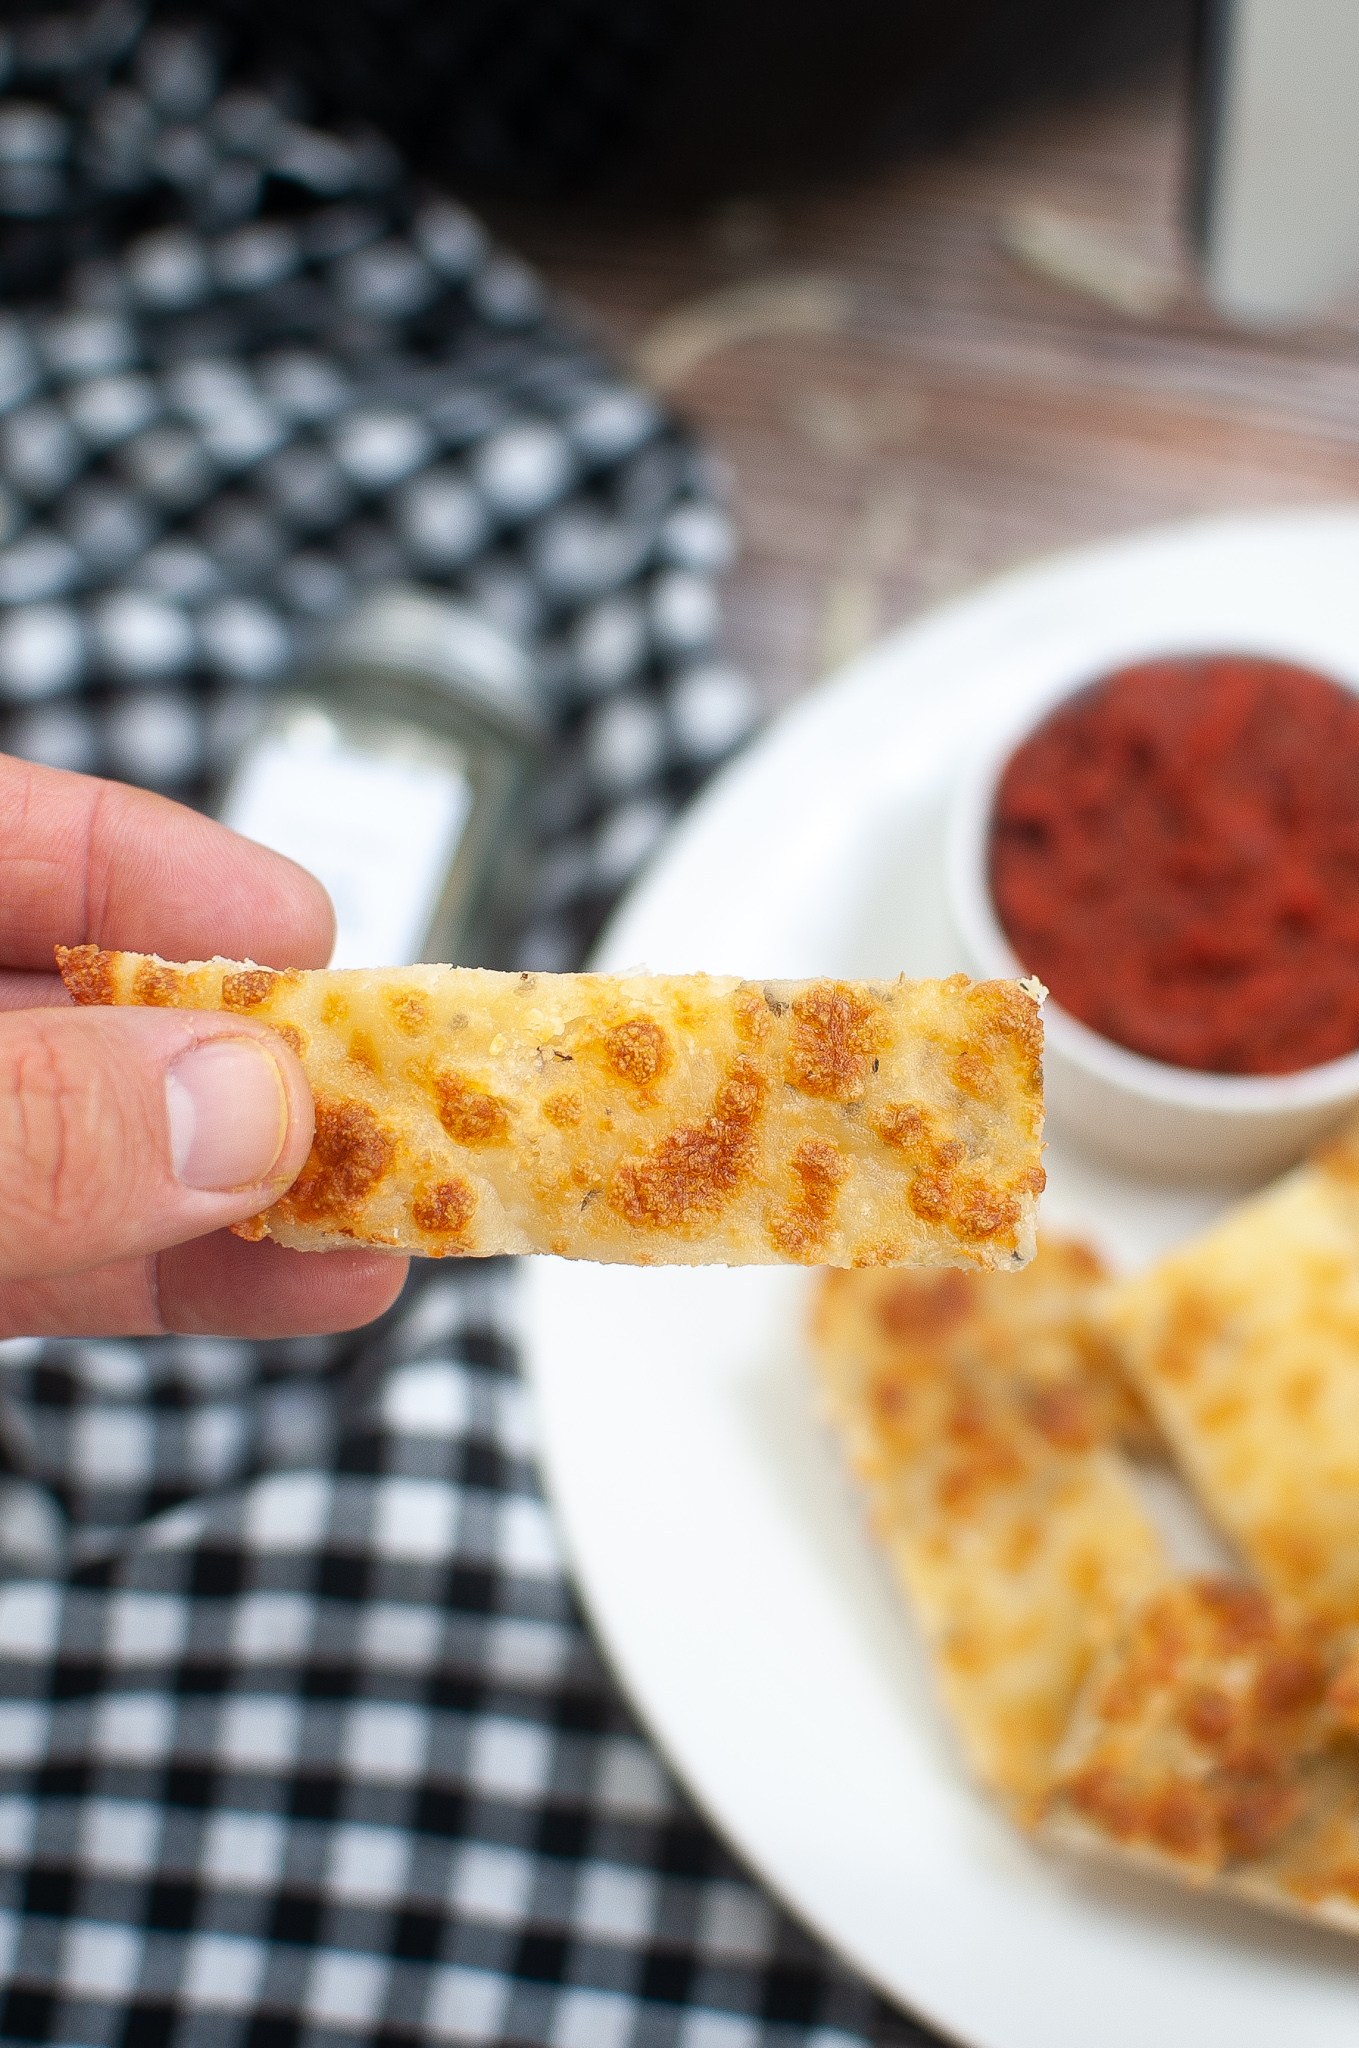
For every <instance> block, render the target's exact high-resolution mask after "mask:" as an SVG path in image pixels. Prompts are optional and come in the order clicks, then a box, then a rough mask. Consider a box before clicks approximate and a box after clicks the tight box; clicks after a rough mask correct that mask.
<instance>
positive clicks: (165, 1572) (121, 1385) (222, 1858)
mask: <svg viewBox="0 0 1359 2048" xmlns="http://www.w3.org/2000/svg"><path fill="white" fill-rule="evenodd" d="M5 62H6V63H7V65H8V76H7V79H6V80H5V83H4V93H3V96H0V279H3V281H4V283H5V284H6V285H7V287H8V289H7V293H6V296H7V299H8V302H9V304H10V306H11V308H12V310H11V311H10V313H9V314H8V315H7V316H6V318H5V321H4V324H3V327H0V704H2V705H3V707H4V709H3V717H4V721H5V723H4V730H3V733H2V734H0V739H3V743H4V744H5V745H6V746H8V747H9V748H10V749H11V750H12V751H15V752H18V753H21V754H24V755H26V756H28V757H30V758H33V759H37V760H43V761H48V762H52V763H55V764H58V765H61V766H66V767H74V768H81V769H91V770H95V771H100V772H104V773H112V774H115V775H120V776H123V777H126V778H128V779H132V780H136V781H139V782H145V783H148V784H150V785H152V786H154V787H157V788H161V789H164V790H167V791H169V792H170V793H172V794H174V795H177V796H180V797H183V798H186V799H188V800H190V801H200V802H201V801H205V800H208V799H209V798H210V795H211V792H212V790H213V788H214V785H215V783H216V782H217V780H218V778H219V777H220V775H221V772H222V771H223V769H224V768H225V766H226V765H227V764H228V762H229V760H230V759H231V757H232V754H233V752H234V750H235V749H236V747H237V746H238V744H239V741H240V736H241V734H242V732H244V731H246V730H248V729H249V727H250V725H251V723H252V722H253V720H254V719H255V718H256V717H257V715H258V711H259V707H260V704H261V701H262V700H263V699H264V698H265V697H266V696H267V693H268V691H269V689H270V687H271V686H272V684H273V683H274V681H275V680H276V679H277V678H278V677H279V676H280V675H282V674H283V673H284V672H285V671H286V669H287V668H288V666H289V665H290V663H291V662H292V661H293V660H294V659H295V658H297V656H298V655H299V654H300V653H302V652H304V651H305V647H306V644H307V641H308V639H309V637H310V636H311V635H312V634H313V633H314V632H315V631H316V630H317V629H318V627H321V626H323V625H324V624H325V623H326V622H327V621H328V620H329V619H331V618H332V617H333V616H334V615H336V614H337V613H339V612H341V611H343V609H344V608H345V607H346V606H347V605H349V604H350V603H351V602H352V599H353V596H354V593H355V592H356V591H357V590H358V589H359V588H360V587H362V586H363V585H364V584H365V583H367V582H369V581H371V580H373V579H375V578H387V577H389V576H391V575H393V574H396V575H401V576H407V577H411V576H413V577H415V578H417V579H420V580H424V581H427V582H432V583H436V584H439V585H442V586H443V587H446V588H449V589H451V590H454V591H457V592H461V593H463V594H464V595H466V596H467V597H468V598H470V599H472V600H473V601H475V602H476V603H478V604H480V605H481V606H483V607H484V608H485V610H486V611H487V612H488V613H489V614H490V615H491V616H492V617H493V618H495V619H496V620H498V621H499V622H500V623H501V624H503V625H506V626H508V627H509V628H511V629H512V630H513V631H515V632H516V633H517V634H519V635H520V637H521V638H523V639H524V640H526V641H528V642H529V643H531V645H532V647H533V649H534V652H535V654H536V655H537V657H538V659H539V663H540V666H541V668H542V671H543V673H544V675H545V676H546V678H547V679H548V686H549V689H550V694H551V701H552V703H553V705H554V707H555V711H556V715H557V720H558V743H557V748H556V752H555V756H554V766H553V770H552V773H551V776H550V779H549V781H548V783H547V785H546V787H545V789H544V791H543V794H542V799H541V802H540V805H539V811H538V817H537V826H538V833H539V842H540V850H541V860H540V863H539V870H538V872H539V881H538V889H537V895H536V897H535V900H534V904H533V907H532V913H531V918H530V923H529V928H528V929H527V930H526V931H525V932H524V933H523V934H522V935H521V936H520V939H519V941H518V943H517V949H516V957H517V958H518V959H520V960H522V961H523V962H525V963H526V964H528V963H532V964H538V965H543V966H550V967H557V966H563V965H567V964H571V963H573V962H575V961H577V960H578V959H579V958H580V956H581V953H582V950H583V948H584V946H585V945H586V944H587V943H588V940H589V938H590V936H591V935H592V933H593V931H594V930H595V928H596V927H597V925H598V922H599V919H600V917H601V915H602V913H603V912H604V910H605V909H606V908H607V906H608V904H609V903H610V902H611V901H612V899H613V898H614V896H615V895H616V893H617V891H618V889H619V888H620V887H621V886H622V885H623V884H624V883H625V882H626V881H627V879H628V877H629V876H630V874H631V873H632V872H633V871H634V870H635V868H636V866H637V864H638V862H639V861H640V860H641V859H642V857H643V856H644V855H645V853H646V852H647V851H648V850H649V849H650V847H651V846H652V845H653V843H654V841H655V839H656V837H657V835H658V833H659V832H660V831H661V829H662V828H663V827H664V825H665V823H666V821H667V819H668V818H669V817H670V816H671V815H672V813H673V811H674V809H675V807H676V805H677V804H678V803H679V802H681V801H682V800H683V798H684V797H685V796H686V795H687V794H688V793H689V791H690V790H691V789H693V788H694V787H695V786H696V784H697V783H698V782H699V781H700V780H701V779H702V777H703V776H704V775H705V774H706V772H707V771H708V770H709V769H710V767H711V766H712V765H713V764H714V763H715V762H716V761H717V760H719V759H720V758H721V757H722V756H723V755H724V754H725V753H727V752H728V751H729V750H730V748H731V747H732V745H733V744H735V743H736V742H737V741H738V740H739V739H740V738H741V737H742V736H743V734H744V732H745V731H746V730H747V729H748V727H749V725H750V722H751V707H750V699H749V695H748V692H747V691H746V688H745V685H744V684H743V683H742V681H741V679H740V678H739V677H738V676H736V675H734V674H733V673H732V672H731V671H730V670H729V669H728V668H727V667H726V666H725V665H724V664H723V663H722V662H721V661H720V660H719V659H718V658H717V656H716V654H715V653H714V631H715V625H716V616H717V597H716V586H715V578H716V576H717V575H718V573H719V572H720V570H721V569H722V567H723V565H724V563H725V561H726V559H727V556H728V554H729V551H730V546H731V539H730V528H729V523H728V519H727V515H726V513H725V511H724V510H723V508H722V505H721V502H720V495H719V492H718V484H717V480H716V479H715V477H714V474H713V470H712V466H711V464H710V463H708V462H707V461H705V459H704V457H703V456H702V455H701V453H700V452H699V451H698V450H697V449H696V448H695V447H694V446H693V444H692V443H691V442H690V441H689V440H688V438H687V437H686V436H685V435H684V433H683V432H682V431H681V430H680V429H678V428H677V426H676V425H675V423H674V422H673V421H672V420H671V419H669V418H668V417H667V416H665V415H664V414H663V413H662V412H661V411H660V410H659V409H658V408H657V407H656V406H655V404H654V403H653V402H652V401H651V400H650V399H648V398H647V397H646V396H645V395H643V394H642V393H640V392H638V391H636V390H634V389H632V388H630V387H629V386H628V385H627V384H626V383H624V382H621V381H620V380H619V378H618V376H617V373H616V372H615V371H614V370H613V369H612V368H611V367H610V366H609V364H608V363H607V361H605V360H604V359H602V358H601V356H600V355H599V353H598V352H597V351H596V349H595V348H594V347H593V346H592V345H591V343H590V341H589V339H588V337H586V336H583V335H582V334H580V333H579V332H575V331H572V329H571V328H570V326H569V325H568V324H567V323H566V322H565V321H564V320H563V318H562V316H561V315H560V313H559V312H558V311H557V310H556V309H553V308H551V307H548V306H545V304H544V302H543V298H542V294H541V291H540V288H539V286H538V284H537V282H536V280H535V279H534V278H533V276H532V275H531V274H530V273H529V272H527V271H526V270H525V269H524V268H523V267H522V266H521V265H519V264H518V263H517V262H516V261H515V260H514V259H513V258H512V257H510V256H508V255H506V254H505V253H504V252H502V251H500V250H499V249H497V248H496V247H494V246H493V244H492V243H490V242H489V241H488V239H487V237H486V235H485V233H484V231H483V230H482V229H481V228H480V226H479V225H478V223H477V222H476V221H475V220H474V219H472V218H471V217H470V216H469V215H468V214H467V213H465V212H463V211H462V210H461V209H459V208H458V207H456V206H455V205H453V204H452V203H451V202H450V201H448V200H447V199H444V198H441V197H439V196H437V195H434V194H428V193H422V192H420V191H418V190H416V189H414V188H413V187H412V186H411V185H410V184H409V183H408V181H407V180H406V178H405V176H404V173H403V171H402V168H401V165H400V163H399V162H398V161H397V159H396V158H395V156H394V154H393V152H392V151H391V150H390V148H388V146H387V145H386V144H384V143H382V142H381V141H380V140H379V139H377V138H374V137H372V136H350V137H344V136H336V135H332V134H329V133H319V132H316V131H313V130H311V129H309V128H307V127H306V126H305V125H303V123H302V122H301V120H300V119H299V118H298V117H297V114H296V110H295V109H292V108H290V107H288V106H287V105H285V104H283V103H282V102H281V101H279V100H277V99H274V98H269V97H266V96H264V95H261V94H258V93H253V92H248V91H245V90H243V89H230V90H225V91H223V90H221V89H220V87H219V81H218V78H217V75H216V72H215V69H214V65H213V62H212V53H211V49H210V46H209V44H208V43H206V42H205V41H204V40H203V39H202V38H201V37H198V36H195V35H192V34H187V33H184V32H179V31H177V32H175V33H173V34H171V33H167V32H163V31H162V32H155V33H144V32H142V31H141V28H140V25H139V21H138V18H137V15H136V13H135V11H134V10H131V9H129V8H127V7H125V6H123V5H122V4H121V0H107V4H105V5H103V6H101V7H99V8H98V9H97V10H96V11H95V12H94V13H93V14H87V15H85V16H83V17H79V18H76V17H61V18H58V17H52V16H46V17H38V18H36V19H34V20H33V21H32V22H31V23H30V24H29V25H28V26H27V27H25V28H22V29H19V30H16V31H15V32H13V33H12V34H11V35H10V37H9V38H8V41H7V43H6V45H5ZM16 302H17V303H16ZM0 1467H2V1469H3V1477H2V1478H0V1565H2V1566H3V1572H4V1583H3V1586H0V1660H2V1668H0V2038H3V2039H4V2040H5V2041H7V2042H9V2041H15V2042H57V2043H63V2044H71V2048H114V2044H128V2048H162V2044H164V2048H172V2044H173V2048H359V2044H373V2048H378V2044H381V2048H424V2044H433V2043H442V2042H449V2043H459V2042H468V2043H474V2042H483V2043H502V2044H525V2048H528V2044H533V2048H537V2044H552V2048H859V2044H862V2043H864V2042H866V2041H870V2040H871V2041H874V2042H881V2041H883V2040H886V2039H891V2040H892V2041H894V2042H900V2043H905V2042H908V2041H921V2042H923V2041H924V2040H925V2038H926V2037H925V2036H924V2035H923V2034H920V2033H918V2032H917V2030H915V2029H914V2028H913V2027H912V2026H911V2024H910V2022H908V2021H906V2020H903V2019H901V2018H892V2017H891V2016H890V2015H888V2014H887V2013H886V2012H885V2010H884V2009H883V2008H882V2007H880V2005H879V2004H878V2002H877V2001H876V1999H875V1998H874V1997H873V1995H872V1994H871V1993H870V1992H869V1991H868V1990H867V1989H866V1988H865V1987H864V1986H862V1985H861V1984H860V1983H858V1982H857V1980H855V1979H854V1978H853V1977H852V1976H850V1975H849V1974H848V1973H846V1972H845V1971H843V1970H841V1969H840V1968H839V1967H838V1966H837V1965H836V1964H835V1963H834V1962H833V1961H832V1960H831V1959H830V1958H829V1957H828V1956H827V1955H826V1954H825V1953H824V1952H823V1951H822V1950H821V1949H820V1948H819V1947H818V1946H817V1945H816V1944H815V1943H814V1942H812V1941H811V1940H810V1939H808V1937H807V1936H806V1935H805V1934H803V1933H801V1932H800V1931H799V1930H798V1929H797V1928H796V1927H795V1926H794V1925H793V1924H792V1923H791V1922H790V1921H789V1920H788V1919H787V1918H786V1917H785V1916H784V1914H783V1913H782V1912H781V1911H780V1910H779V1909H778V1908H777V1907H776V1906H775V1905H774V1904H773V1903H772V1902H771V1901H770V1899H769V1898H768V1897H767V1896H766V1895H765V1894H764V1893H763V1892H762V1891H761V1890H760V1889H759V1888H758V1887H757V1886H756V1885H755V1884H754V1883H752V1882H751V1880H750V1879H749V1878H748V1877H746V1876H745V1875H744V1874H743V1872H742V1871H741V1869H740V1868H739V1867H738V1866H737V1865H736V1864H735V1863H734V1862H733V1860H732V1859H731V1857H730V1856H729V1855H728V1854H727V1853H726V1852H725V1851H724V1849H723V1848H722V1846H721V1845H720V1843H719V1842H718V1841H717V1840H716V1839H715V1837H714V1836H713V1834H712V1833H711V1831H710V1830H709V1829H708V1827H707V1826H706V1825H705V1823H704V1822H703V1821H701V1820H700V1819H699V1818H698V1817H697V1815H696V1814H695V1813H694V1811H693V1809H692V1808H691V1807H690V1806H689V1805H688V1804H687V1802H686V1800H685V1798H684V1796H683V1795H682V1793H681V1792H680V1791H679V1790H678V1789H677V1788H676V1786H675V1784H674V1783H673V1781H672V1780H671V1779H670V1778H669V1777H668V1775H667V1773H666V1771H665V1769H664V1767H663V1766H662V1765H661V1764H660V1763H659V1762H658V1760H657V1758H656V1755H655V1753H654V1752H653V1750H652V1749H651V1748H650V1746H649V1745H648V1743H647V1741H646V1739H645V1737H644V1736H643V1735H642V1734H641V1733H640V1732H639V1730H638V1729H637V1727H636V1726H635V1724H634V1723H633V1722H632V1720H631V1719H630V1717H629V1714H628V1711H627V1709H626V1707H625V1706H624V1705H623V1704H622V1702H621V1701H620V1699H619V1696H618V1694H617V1692H616V1690H615V1687H614V1685H613V1683H612V1681H611V1680H610V1678H609V1677H608V1675H607V1673H606V1672H605V1670H604V1669H603V1667H602V1665H601V1663H600V1660H599V1657H598V1655H597V1653H596V1651H595V1650H594V1648H593V1646H592V1644H591V1641H590V1638H589V1635H588V1634H587V1632H586V1630H585V1628H584V1627H583V1625H582V1621H581V1617H580V1613H579V1610H578V1609H577V1607H576V1605H575V1602H574V1600H573V1597H572V1594H571V1590H570V1587H569V1585H568V1582H567V1579H566V1577H565V1572H564V1566H563V1561H562V1556H561V1552H560V1549H559V1547H558V1542H557V1537H556V1534H555V1531H554V1528H553V1525H552V1520H551V1517H550V1516H549V1514H548V1512H547V1510H546V1508H545V1506H544V1503H543V1498H542V1494H541V1491H540V1488H539V1482H538V1478H537V1473H536V1469H535V1463H534V1454H533V1440H532V1429H531V1424H530V1420H529V1416H528V1412H527V1408H526V1403H525V1396H524V1391H523V1388H522V1386H521V1383H520V1381H519V1379H518V1377H517V1374H516V1368H515V1313H514V1274H513V1269H512V1267H509V1266H507V1265H505V1264H503V1263H499V1262H497V1263H490V1264H486V1265H482V1264H469V1265H468V1266H467V1267H466V1268H463V1269H458V1268H456V1267H452V1268H451V1267H450V1265H449V1264H444V1265H441V1266H439V1267H437V1268H435V1267H426V1268H425V1269H424V1270H423V1271H421V1272H420V1273H419V1274H418V1276H417V1277H416V1278H415V1280H413V1282H412V1284H411V1285H410V1287H409V1288H408V1290H407V1292H406V1294H405V1295H404V1297H403V1299H402V1300H401V1302H400V1303H399V1304H398V1306H397V1307H396V1308H395V1309H394V1310H393V1311H392V1312H391V1313H390V1314H389V1315H388V1316H387V1317H386V1318H385V1319H384V1321H383V1322H382V1323H381V1324H379V1325H376V1326H374V1327H373V1328H372V1329H370V1330H368V1331H364V1332H361V1333H359V1334H358V1335H356V1336H352V1337H347V1338H341V1339H325V1340H314V1341H308V1342H300V1343H299V1342H293V1343H280V1344H272V1345H270V1344H264V1345H254V1344H245V1343H237V1342H230V1341H225V1340H222V1341H218V1340H205V1339H165V1340H162V1341H158V1342H141V1341H137V1342H128V1341H118V1340H109V1341H101V1342H88V1341H79V1342H76V1341H70V1342H39V1341H37V1340H33V1341H30V1340H26V1339H18V1340H14V1341H12V1342H10V1343H8V1344H5V1345H2V1346H0ZM790 1796H795V1789H794V1788H790Z"/></svg>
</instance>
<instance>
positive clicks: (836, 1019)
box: [787, 981, 888, 1102]
mask: <svg viewBox="0 0 1359 2048" xmlns="http://www.w3.org/2000/svg"><path fill="white" fill-rule="evenodd" d="M887 1038H888V1032H887V1020H886V1018H885V1017H884V1015H883V1012H882V1007H881V1005H880V1004H878V1003H875V1002H874V1001H873V999H872V997H871V996H869V995H866V994H865V992H864V990H863V989H862V988H860V987H858V986H856V984H855V983H854V982H852V981H815V982H813V983H812V984H811V986H810V987H809V988H806V989H804V990H803V991H802V994H801V995H799V996H795V997H794V999H793V1022H792V1026H791V1028H790V1030H789V1035H788V1066H787V1077H788V1079H789V1080H790V1081H791V1082H792V1084H793V1086H794V1087H795V1088H799V1089H801V1091H802V1093H803V1094H804V1095H816V1096H819V1097H821V1098H822V1099H823V1100H824V1101H827V1102H859V1101H861V1100H862V1099H863V1094H864V1090H865V1088H866V1086H867V1084H868V1071H869V1069H868V1063H869V1061H870V1060H871V1059H872V1057H873V1055H874V1053H875V1052H880V1051H881V1050H882V1048H883V1046H884V1045H885V1044H886V1043H887Z"/></svg>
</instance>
